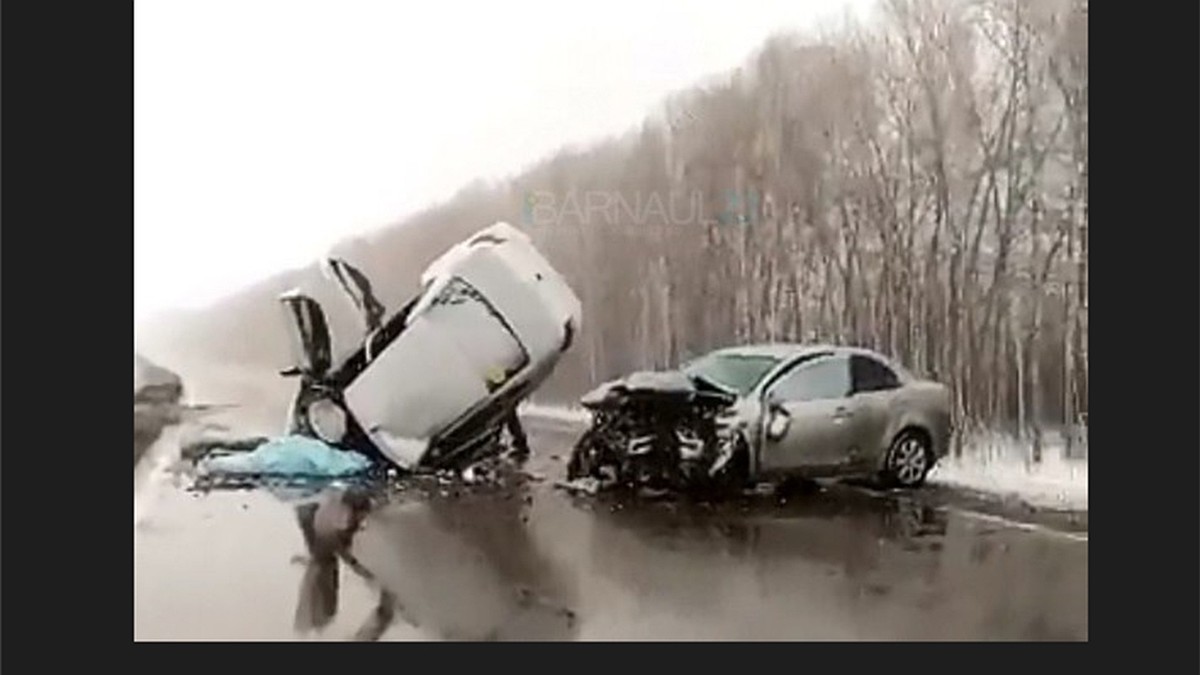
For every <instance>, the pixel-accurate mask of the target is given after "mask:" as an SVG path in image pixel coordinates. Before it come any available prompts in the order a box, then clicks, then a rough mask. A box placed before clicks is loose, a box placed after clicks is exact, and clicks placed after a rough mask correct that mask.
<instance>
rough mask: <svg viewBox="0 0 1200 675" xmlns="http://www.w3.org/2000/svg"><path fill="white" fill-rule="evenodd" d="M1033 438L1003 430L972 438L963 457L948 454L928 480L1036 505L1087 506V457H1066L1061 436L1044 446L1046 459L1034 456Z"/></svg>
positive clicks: (1069, 507)
mask: <svg viewBox="0 0 1200 675" xmlns="http://www.w3.org/2000/svg"><path fill="white" fill-rule="evenodd" d="M1030 454H1031V446H1030V444H1029V442H1028V441H1026V442H1021V441H1018V440H1017V439H1014V438H1012V437H1008V436H1002V435H999V434H992V435H987V436H976V437H975V438H972V439H970V440H968V442H967V443H966V444H965V447H964V448H963V454H962V457H957V458H956V457H947V458H945V459H943V460H942V461H941V462H940V463H939V464H938V466H936V467H934V469H933V471H932V472H931V473H930V474H929V481H930V482H932V483H941V484H943V485H952V486H955V487H961V488H966V489H969V490H978V491H981V492H988V493H993V494H998V495H1001V496H1004V497H1015V498H1017V499H1020V500H1022V501H1024V502H1026V503H1028V504H1030V505H1032V506H1037V507H1041V508H1053V509H1080V510H1084V511H1086V510H1087V508H1088V463H1087V459H1066V458H1065V453H1064V450H1063V445H1062V443H1061V442H1048V443H1046V444H1045V445H1044V446H1043V450H1042V461H1041V462H1040V463H1036V464H1035V463H1034V462H1032V461H1031V460H1030V459H1029V457H1030Z"/></svg>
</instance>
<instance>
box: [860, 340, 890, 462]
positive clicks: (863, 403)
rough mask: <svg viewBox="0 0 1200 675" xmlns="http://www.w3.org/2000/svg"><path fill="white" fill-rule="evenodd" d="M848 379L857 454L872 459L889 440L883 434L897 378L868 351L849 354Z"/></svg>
mask: <svg viewBox="0 0 1200 675" xmlns="http://www.w3.org/2000/svg"><path fill="white" fill-rule="evenodd" d="M850 379H851V381H852V389H851V392H852V393H851V398H852V400H853V402H854V414H855V421H854V424H853V425H852V432H853V435H854V440H853V442H854V446H855V448H856V449H857V450H858V452H857V453H856V454H857V455H858V456H859V457H861V458H862V459H863V460H864V461H872V460H875V459H877V458H878V457H879V455H880V453H882V452H883V451H884V449H885V448H886V447H887V444H888V442H889V441H890V440H891V439H889V438H886V435H887V432H888V427H889V423H890V422H891V419H890V417H891V408H892V405H891V404H892V399H893V398H894V397H895V395H896V391H897V390H898V389H899V388H900V378H899V377H898V376H897V375H896V373H895V371H893V370H892V369H891V368H890V367H889V366H888V365H887V364H886V363H884V362H883V361H880V360H879V359H877V358H875V357H873V356H870V355H867V354H853V355H851V356H850Z"/></svg>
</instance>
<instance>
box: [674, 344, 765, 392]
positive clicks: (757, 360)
mask: <svg viewBox="0 0 1200 675" xmlns="http://www.w3.org/2000/svg"><path fill="white" fill-rule="evenodd" d="M777 363H779V359H777V358H775V357H773V356H758V355H755V356H750V355H746V354H709V355H707V356H702V357H700V358H699V359H696V360H695V361H692V362H691V363H689V364H687V365H686V366H684V367H683V372H684V373H686V374H687V375H688V377H694V378H699V379H701V380H704V381H706V382H710V383H712V384H715V385H717V386H718V387H721V388H722V389H728V390H729V391H731V392H735V393H736V394H737V395H738V396H745V395H746V394H749V393H750V391H751V390H752V389H754V385H756V384H758V382H759V380H761V379H762V378H763V376H765V375H766V374H767V373H768V372H769V371H770V370H771V369H772V368H774V367H775V364H777Z"/></svg>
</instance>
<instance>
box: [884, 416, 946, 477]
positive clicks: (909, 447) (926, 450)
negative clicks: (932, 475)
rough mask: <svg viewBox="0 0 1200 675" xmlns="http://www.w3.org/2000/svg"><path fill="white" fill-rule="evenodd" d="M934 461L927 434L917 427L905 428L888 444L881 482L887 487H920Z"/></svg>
mask: <svg viewBox="0 0 1200 675" xmlns="http://www.w3.org/2000/svg"><path fill="white" fill-rule="evenodd" d="M935 461H936V458H935V457H934V455H933V447H932V445H931V443H930V442H929V435H928V434H926V433H924V432H922V431H920V430H917V429H905V430H904V431H901V432H900V433H899V434H897V435H896V438H894V439H893V440H892V444H891V445H890V446H888V451H887V454H886V455H885V456H884V460H883V471H882V478H883V482H884V484H885V485H888V486H889V487H901V488H915V487H920V486H921V485H922V484H924V482H925V477H926V476H928V475H929V471H930V469H932V468H933V464H934V462H935Z"/></svg>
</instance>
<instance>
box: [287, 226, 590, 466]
mask: <svg viewBox="0 0 1200 675" xmlns="http://www.w3.org/2000/svg"><path fill="white" fill-rule="evenodd" d="M326 269H327V270H330V271H332V273H333V274H332V275H333V276H335V277H336V279H337V281H339V282H340V283H341V284H342V286H343V288H344V290H346V292H347V295H348V297H349V298H350V299H351V300H352V301H353V302H354V304H355V306H356V307H358V308H359V310H360V311H362V312H363V313H364V316H365V318H366V323H367V326H368V331H369V332H368V334H367V335H366V337H365V339H364V340H363V343H362V345H361V346H359V347H358V349H356V350H355V351H354V352H353V353H352V354H350V355H349V356H348V357H347V358H346V359H345V360H344V361H343V362H341V363H339V364H333V363H332V357H331V355H330V354H331V349H330V344H331V342H330V335H329V329H328V325H327V322H326V319H325V315H324V312H323V311H322V309H321V306H320V305H319V304H318V303H317V302H316V301H315V300H313V299H312V298H310V297H308V296H306V295H303V294H301V293H299V292H295V291H292V292H289V293H285V294H284V295H283V296H281V297H280V300H281V301H282V303H283V305H284V307H285V308H286V310H287V314H288V315H289V318H290V322H289V323H290V325H291V327H292V329H293V330H292V331H291V334H292V336H293V338H294V347H295V349H294V352H295V356H296V364H295V366H294V367H292V368H289V369H288V370H286V371H284V373H283V374H284V375H286V376H299V377H300V387H299V391H298V392H297V394H296V397H295V400H294V402H293V405H292V410H291V413H290V415H289V423H290V429H289V431H290V432H291V433H297V434H301V435H308V436H314V437H316V438H319V439H321V440H322V441H324V442H326V443H329V444H332V445H339V446H343V447H349V448H353V449H356V450H360V451H364V452H368V453H369V454H376V455H382V456H383V457H384V458H386V459H387V460H389V461H390V462H392V463H394V464H396V465H398V466H400V467H401V468H404V469H414V468H417V467H441V466H451V465H455V466H456V465H461V464H464V463H468V462H470V461H474V460H475V459H478V458H480V457H481V456H483V455H484V454H486V453H488V452H490V451H495V449H496V447H497V446H496V442H497V440H498V438H499V436H500V433H501V431H502V429H503V428H504V426H505V424H509V425H510V429H512V430H513V431H514V433H515V435H518V436H520V435H521V432H520V431H519V427H516V428H515V429H514V428H513V426H512V425H516V424H518V423H517V422H516V407H517V404H518V403H519V402H520V401H521V400H522V399H524V398H525V397H526V396H528V395H529V394H530V393H531V392H532V391H533V390H534V389H536V388H537V387H538V386H539V385H540V384H541V383H542V382H543V381H545V379H546V378H547V377H548V376H549V375H550V373H551V372H552V370H553V369H554V367H555V365H556V364H557V363H558V360H559V358H560V357H561V356H562V354H563V353H564V352H565V351H566V350H567V349H568V348H569V347H570V346H571V342H572V338H573V336H574V335H575V334H576V333H577V332H578V330H579V325H580V319H581V316H580V315H581V310H580V303H579V299H578V298H577V297H576V295H575V293H574V292H573V291H572V290H571V288H570V287H569V286H568V285H567V283H566V281H565V280H564V279H563V277H562V276H561V275H560V274H559V273H558V272H557V271H556V270H555V269H554V268H553V267H551V266H550V264H549V263H548V262H547V261H546V259H545V258H544V257H542V255H541V253H539V252H538V251H537V249H536V248H534V246H533V244H532V242H531V241H530V239H529V237H528V236H527V235H526V234H525V233H523V232H521V231H520V230H518V229H516V228H514V227H512V226H511V225H508V224H506V223H496V224H495V225H492V226H490V227H487V228H484V229H482V230H480V231H479V232H477V233H476V234H475V235H473V236H471V237H470V238H468V239H467V240H465V241H463V242H460V243H458V244H456V245H455V246H453V247H452V248H450V249H449V250H448V251H446V252H445V253H444V254H443V255H442V256H441V257H440V258H438V259H437V260H435V261H434V262H433V263H431V264H430V265H429V267H428V268H426V270H425V272H424V274H423V275H422V277H421V289H422V290H421V292H420V293H419V294H418V295H417V296H416V297H415V298H413V299H412V300H411V301H410V302H409V303H408V304H407V305H405V306H404V307H403V308H402V309H400V310H399V311H397V312H396V313H394V314H391V315H387V313H386V311H385V310H383V308H382V305H381V304H380V303H379V302H378V300H377V299H375V296H374V293H373V291H372V290H371V287H370V282H369V281H368V280H367V277H366V276H365V275H363V274H362V273H361V272H359V271H358V270H355V269H354V268H353V267H351V266H350V265H348V264H347V263H345V262H344V261H341V260H333V261H329V262H328V263H327V267H326Z"/></svg>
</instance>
